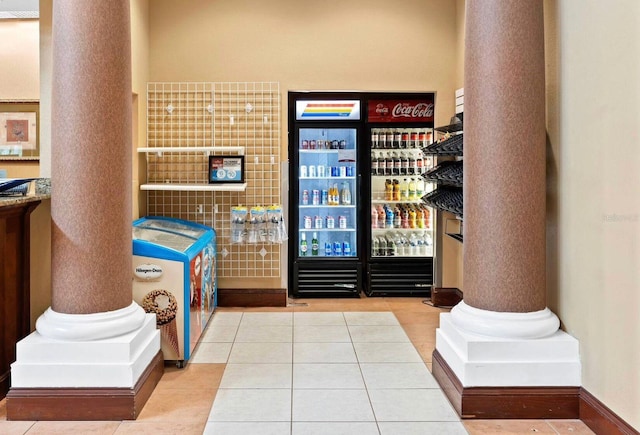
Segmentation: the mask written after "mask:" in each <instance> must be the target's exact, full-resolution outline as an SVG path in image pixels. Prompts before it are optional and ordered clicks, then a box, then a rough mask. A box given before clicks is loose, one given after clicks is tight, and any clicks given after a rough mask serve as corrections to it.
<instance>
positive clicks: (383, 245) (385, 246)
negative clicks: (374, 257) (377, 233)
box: [379, 237, 387, 257]
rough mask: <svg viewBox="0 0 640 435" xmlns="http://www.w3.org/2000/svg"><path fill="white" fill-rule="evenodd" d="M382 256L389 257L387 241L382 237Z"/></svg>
mask: <svg viewBox="0 0 640 435" xmlns="http://www.w3.org/2000/svg"><path fill="white" fill-rule="evenodd" d="M379 245H380V256H381V257H382V256H385V255H387V240H386V239H385V238H384V237H380V243H379Z"/></svg>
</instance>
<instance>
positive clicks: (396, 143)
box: [393, 130, 402, 148]
mask: <svg viewBox="0 0 640 435" xmlns="http://www.w3.org/2000/svg"><path fill="white" fill-rule="evenodd" d="M401 143H402V132H401V131H400V130H396V131H395V132H394V133H393V147H394V148H400V144H401Z"/></svg>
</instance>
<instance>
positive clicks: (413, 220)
mask: <svg viewBox="0 0 640 435" xmlns="http://www.w3.org/2000/svg"><path fill="white" fill-rule="evenodd" d="M416 226H417V224H416V209H415V208H410V209H409V228H416Z"/></svg>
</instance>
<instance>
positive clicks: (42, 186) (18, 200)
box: [0, 178, 51, 207]
mask: <svg viewBox="0 0 640 435" xmlns="http://www.w3.org/2000/svg"><path fill="white" fill-rule="evenodd" d="M50 198H51V179H50V178H38V179H36V180H35V189H34V193H29V194H27V195H9V196H2V195H0V207H9V206H12V205H19V204H26V203H29V202H34V201H42V200H43V199H50Z"/></svg>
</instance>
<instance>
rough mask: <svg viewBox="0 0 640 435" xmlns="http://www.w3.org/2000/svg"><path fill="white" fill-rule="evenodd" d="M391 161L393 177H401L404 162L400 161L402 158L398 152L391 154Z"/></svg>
mask: <svg viewBox="0 0 640 435" xmlns="http://www.w3.org/2000/svg"><path fill="white" fill-rule="evenodd" d="M391 159H392V161H393V172H392V173H393V175H400V167H401V166H402V162H401V161H400V156H399V155H398V153H397V152H396V151H393V152H392V153H391Z"/></svg>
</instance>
